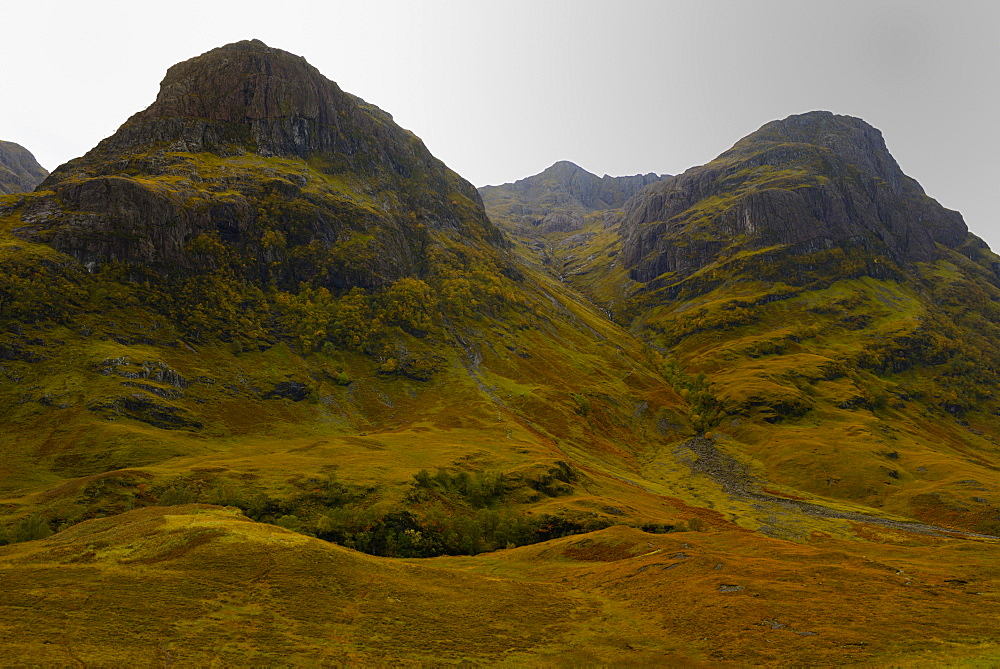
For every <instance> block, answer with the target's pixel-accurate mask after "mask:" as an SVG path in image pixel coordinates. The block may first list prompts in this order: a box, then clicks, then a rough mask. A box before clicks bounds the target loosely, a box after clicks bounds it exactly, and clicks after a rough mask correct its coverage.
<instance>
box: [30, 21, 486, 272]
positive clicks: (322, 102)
mask: <svg viewBox="0 0 1000 669" xmlns="http://www.w3.org/2000/svg"><path fill="white" fill-rule="evenodd" d="M39 190H40V193H39V194H38V196H37V197H35V198H31V199H30V200H27V201H26V202H25V204H24V205H23V207H24V208H23V211H22V215H21V217H22V221H23V222H24V223H26V224H27V225H26V226H24V227H22V228H20V229H19V231H18V234H19V235H21V236H22V237H23V238H25V239H31V240H34V241H43V242H45V243H47V244H49V245H50V246H52V247H53V248H55V249H57V250H59V251H61V252H64V253H66V254H68V255H70V256H72V257H74V258H76V259H77V260H79V261H80V262H82V263H84V264H85V265H87V266H90V267H92V268H93V267H97V266H100V265H103V264H105V263H108V262H113V263H117V264H123V263H124V264H128V265H130V266H132V268H133V269H132V270H131V271H141V272H144V273H149V272H153V273H157V274H161V275H170V276H178V275H181V276H183V275H189V274H191V273H197V272H199V271H204V270H205V269H206V268H208V267H214V266H215V265H216V264H217V262H216V259H214V257H213V255H212V254H213V252H212V250H211V249H210V248H208V247H210V246H211V245H212V242H211V238H218V239H219V240H222V241H223V242H225V243H227V244H228V245H229V247H230V249H231V253H232V254H234V258H233V261H234V262H238V263H240V265H241V267H240V272H241V274H243V275H245V276H246V277H247V278H248V279H252V280H253V281H254V282H256V283H266V282H268V281H275V282H277V283H278V285H281V286H297V285H298V284H299V282H301V281H307V282H309V283H310V284H312V285H323V286H327V287H329V288H337V289H343V288H350V287H353V286H363V287H366V288H372V287H375V286H378V285H383V284H387V283H391V282H392V281H394V280H396V279H399V278H402V277H404V276H410V275H414V274H420V273H426V272H428V271H429V268H428V267H426V266H424V265H425V260H426V258H425V256H424V255H423V251H424V247H425V246H426V245H427V244H428V243H429V241H428V237H427V232H426V231H427V230H428V229H430V230H450V231H454V232H457V233H461V234H462V235H463V236H465V237H478V238H481V239H482V240H484V241H492V242H496V241H498V239H499V237H498V236H497V235H498V233H497V231H496V230H495V229H494V228H493V227H492V226H491V225H489V223H488V222H487V221H486V219H485V216H484V215H483V212H482V208H481V206H480V204H479V198H478V196H477V195H476V192H475V189H474V188H473V187H472V186H471V185H470V184H469V183H468V182H466V181H464V180H463V179H461V178H460V177H459V176H458V175H456V174H455V173H454V172H451V171H450V170H448V168H447V167H445V166H444V165H443V164H442V163H441V162H440V161H439V160H437V159H435V158H434V157H433V156H432V155H431V154H430V153H429V152H428V151H427V149H426V147H424V145H423V143H422V142H421V141H420V140H419V139H417V138H416V137H414V136H413V135H412V134H411V133H408V132H407V131H405V130H403V129H402V128H400V127H398V126H397V125H395V124H394V123H393V122H392V118H391V116H389V115H388V114H386V113H384V112H382V111H381V110H380V109H378V108H376V107H374V106H373V105H369V104H367V103H365V102H364V101H362V100H360V99H358V98H355V97H353V96H351V95H348V94H346V93H344V92H343V91H341V90H340V88H339V87H338V86H337V85H336V84H335V83H333V82H331V81H329V80H328V79H326V78H325V77H324V76H323V75H322V74H320V73H319V71H317V70H316V69H315V68H313V67H312V66H310V65H309V64H308V63H306V62H305V60H304V59H302V58H300V57H298V56H294V55H292V54H289V53H286V52H283V51H280V50H278V49H271V48H269V47H267V46H265V45H264V44H263V43H261V42H259V41H250V42H238V43H235V44H230V45H228V46H225V47H222V48H219V49H215V50H213V51H209V52H208V53H206V54H203V55H202V56H199V57H197V58H193V59H191V60H189V61H185V62H183V63H180V64H178V65H175V66H174V67H172V68H170V70H169V71H168V72H167V75H166V77H165V78H164V80H163V82H162V83H161V86H160V93H159V95H158V96H157V98H156V101H155V102H154V103H153V104H152V105H150V106H149V107H148V108H147V109H145V110H144V111H141V112H138V113H137V114H135V115H134V116H132V118H130V119H129V120H128V121H127V122H126V123H125V124H124V125H123V126H122V127H121V128H119V129H118V131H117V132H116V133H115V134H114V135H112V136H111V137H109V138H108V139H106V140H104V141H103V142H101V143H100V144H99V145H98V146H97V147H95V148H94V149H93V150H92V151H90V152H89V153H88V154H87V155H85V156H83V157H82V158H78V159H76V160H73V161H70V162H69V163H67V164H66V165H63V166H61V167H59V168H58V169H57V170H56V171H55V172H54V173H53V174H52V175H51V176H50V177H49V178H48V179H46V180H45V182H44V183H43V184H42V185H41V187H40V189H39ZM316 243H318V244H321V245H322V247H323V248H322V250H321V252H319V251H317V250H316V249H312V247H310V244H316ZM317 254H318V255H317ZM332 268H337V270H338V271H336V272H333V273H331V270H332Z"/></svg>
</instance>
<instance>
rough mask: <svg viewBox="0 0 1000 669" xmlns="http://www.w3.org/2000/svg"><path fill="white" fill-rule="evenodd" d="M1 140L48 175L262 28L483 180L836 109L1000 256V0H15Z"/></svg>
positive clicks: (8, 23) (273, 42) (0, 55)
mask: <svg viewBox="0 0 1000 669" xmlns="http://www.w3.org/2000/svg"><path fill="white" fill-rule="evenodd" d="M0 20H2V21H3V25H4V28H5V29H4V31H3V38H2V40H0V63H3V65H2V66H0V96H2V97H0V101H2V104H0V139H6V140H9V141H14V142H18V143H19V144H22V145H24V146H25V147H27V148H28V149H29V150H30V151H32V152H33V153H34V154H35V156H36V157H37V158H38V160H39V162H41V163H42V165H43V166H44V167H46V168H48V169H50V170H51V169H53V168H54V167H56V166H57V165H59V164H61V163H63V162H65V161H66V160H69V159H70V158H73V157H76V156H78V155H81V154H83V153H85V152H86V151H87V150H88V149H90V148H91V147H92V146H94V145H95V144H96V143H97V142H98V141H100V140H101V139H102V138H104V137H106V136H108V135H110V134H112V133H113V132H114V131H115V130H116V129H117V127H118V126H119V125H121V123H123V122H124V121H125V119H127V118H128V117H129V116H130V115H131V114H132V113H134V112H135V111H138V110H140V109H143V108H145V107H146V106H147V105H149V104H150V103H151V102H152V101H153V99H154V98H155V96H156V92H157V90H158V88H159V82H160V80H161V79H162V77H163V74H164V72H165V71H166V69H167V68H168V67H169V66H170V65H172V64H174V63H176V62H178V61H181V60H185V59H187V58H191V57H193V56H196V55H198V54H200V53H203V52H205V51H207V50H209V49H211V48H214V47H217V46H221V45H222V44H226V43H228V42H233V41H237V40H240V39H249V38H258V39H261V40H263V41H264V42H266V43H267V44H269V45H270V46H273V47H278V48H281V49H285V50H286V51H291V52H293V53H296V54H299V55H302V56H305V58H306V59H307V60H308V61H309V62H311V63H312V64H313V65H315V66H316V67H317V68H319V69H320V71H322V72H323V73H324V74H325V75H326V76H327V77H329V78H330V79H333V80H334V81H336V82H337V83H339V84H340V86H341V87H342V88H343V89H344V90H346V91H349V92H351V93H354V94H355V95H359V96H360V97H362V98H364V99H366V100H368V101H369V102H372V103H374V104H376V105H378V106H379V107H381V108H383V109H385V110H386V111H388V112H390V113H391V114H392V115H393V116H394V117H395V119H396V121H397V122H398V123H399V124H400V125H402V126H404V127H406V128H409V129H410V130H412V131H414V132H415V133H416V134H417V135H419V136H420V137H421V138H423V140H424V141H425V143H426V144H427V146H428V148H430V150H431V152H432V153H434V154H435V155H436V156H438V157H439V158H441V159H442V160H444V161H445V162H446V163H447V164H448V165H449V166H450V167H452V168H453V169H455V170H456V171H457V172H459V173H460V174H462V175H463V176H465V177H466V178H467V179H469V180H470V181H472V182H473V183H474V184H476V185H477V186H481V185H485V184H497V183H503V182H507V181H514V180H516V179H519V178H522V177H525V176H528V175H531V174H535V173H537V172H540V171H541V170H542V169H544V168H545V167H547V166H548V165H550V164H552V163H553V162H555V161H557V160H563V159H565V160H571V161H573V162H575V163H577V164H579V165H580V166H582V167H584V168H585V169H587V170H590V171H591V172H595V173H597V174H599V175H601V174H605V173H607V174H612V175H623V174H635V173H639V172H657V173H678V172H681V171H683V170H685V169H686V168H688V167H691V166H693V165H700V164H703V163H705V162H708V161H709V160H711V159H712V158H714V157H715V156H716V155H718V154H719V153H721V152H722V151H724V150H725V149H727V148H729V147H730V146H731V145H732V144H733V143H735V142H736V141H737V140H738V139H740V138H741V137H743V136H744V135H746V134H748V133H750V132H752V131H753V130H755V129H757V128H758V127H760V126H761V125H763V124H764V123H766V122H768V121H770V120H773V119H777V118H784V117H786V116H788V115H790V114H796V113H801V112H805V111H810V110H814V109H827V110H830V111H833V112H835V113H839V114H849V115H851V116H859V117H861V118H863V119H865V120H866V121H868V122H869V123H871V124H872V125H874V126H876V127H877V128H879V129H880V130H882V133H883V135H884V136H885V138H886V143H887V144H888V146H889V150H890V151H891V152H892V153H893V155H895V157H896V159H897V161H898V162H899V163H900V165H901V166H902V168H903V171H904V172H906V173H907V174H909V175H910V176H912V177H914V178H916V179H917V180H918V181H920V182H921V184H922V185H923V186H924V189H925V190H926V191H927V192H928V194H930V195H931V196H932V197H935V198H937V199H938V200H939V201H940V202H941V203H942V204H944V205H945V206H946V207H950V208H952V209H958V210H959V211H961V212H962V213H963V214H964V215H965V219H966V222H967V223H968V224H969V227H970V228H971V229H972V231H973V232H975V233H976V234H978V235H980V236H981V237H984V238H985V239H986V240H987V241H988V242H989V243H990V245H991V246H992V247H993V248H994V249H1000V217H998V216H997V214H996V213H995V212H994V209H993V199H994V197H995V195H996V194H997V192H998V185H997V184H998V177H1000V167H998V165H1000V160H998V156H997V154H998V149H1000V131H998V123H997V119H998V117H1000V114H998V111H1000V85H998V74H1000V46H998V45H1000V38H998V33H1000V2H995V1H992V0H977V1H974V2H963V1H961V0H950V1H948V2H929V1H927V0H909V1H906V2H903V1H890V0H884V1H880V0H857V1H852V0H837V1H835V2H831V1H829V0H825V1H823V2H811V1H809V0H795V1H785V0H753V1H750V0H746V1H739V0H716V1H711V0H697V1H695V0H682V1H679V2H674V1H672V0H661V1H654V0H616V1H615V2H608V1H607V0H602V1H600V2H598V1H592V0H532V1H529V2H524V1H521V0H515V1H508V2H495V1H493V2H480V1H478V0H457V1H452V0H427V1H424V2H418V1H410V2H404V1H402V0H395V1H392V0H383V1H378V0H367V1H366V2H353V1H352V2H342V1H338V0H325V1H322V2H315V1H312V0H299V1H298V2H294V3H284V2H277V1H276V0H270V1H268V2H261V1H257V0H241V1H238V2H236V1H229V0H198V1H191V0H172V1H171V2H144V1H136V0H128V1H116V0H87V1H86V2H81V1H80V0H72V1H68V0H48V1H47V2H44V3H41V2H20V1H14V0H0Z"/></svg>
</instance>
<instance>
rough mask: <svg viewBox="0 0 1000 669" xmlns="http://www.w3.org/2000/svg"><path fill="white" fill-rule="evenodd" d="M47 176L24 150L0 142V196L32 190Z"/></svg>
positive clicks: (13, 144)
mask: <svg viewBox="0 0 1000 669" xmlns="http://www.w3.org/2000/svg"><path fill="white" fill-rule="evenodd" d="M48 174H49V172H48V170H46V169H45V168H44V167H42V166H41V165H39V164H38V161H36V160H35V157H34V156H33V155H31V152H30V151H28V150H27V149H26V148H24V147H23V146H21V145H20V144H15V143H14V142H4V141H0V195H7V194H9V193H26V192H28V191H30V190H34V188H35V186H37V185H38V184H40V183H41V182H42V180H43V179H45V177H47V176H48Z"/></svg>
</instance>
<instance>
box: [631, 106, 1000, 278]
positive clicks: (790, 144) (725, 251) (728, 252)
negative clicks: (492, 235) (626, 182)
mask: <svg viewBox="0 0 1000 669" xmlns="http://www.w3.org/2000/svg"><path fill="white" fill-rule="evenodd" d="M622 236H623V250H622V258H623V262H624V263H625V264H626V266H628V267H629V268H630V274H631V276H632V278H633V279H635V280H637V281H640V282H650V281H654V280H658V283H663V284H668V283H673V282H676V281H680V280H683V279H684V278H685V277H688V276H691V275H693V274H694V273H696V272H698V271H699V270H701V269H702V268H704V267H706V266H708V265H709V264H711V263H713V262H717V261H719V260H720V259H721V258H726V257H732V256H735V254H737V253H740V252H744V253H745V252H748V251H754V250H761V249H765V248H768V247H773V246H782V247H785V249H786V251H788V252H790V253H792V254H798V255H802V254H809V253H816V252H819V251H823V250H827V249H833V248H841V249H851V248H862V249H864V255H865V256H866V258H867V260H866V263H867V268H866V270H865V272H868V273H874V274H879V273H880V272H881V271H882V270H881V269H880V268H879V267H878V266H877V265H878V264H880V263H881V264H882V265H883V267H888V266H890V265H897V266H899V265H905V264H907V263H913V262H927V261H931V260H933V259H935V258H936V257H937V251H936V245H937V244H941V245H943V246H945V247H948V248H953V249H954V248H957V247H960V246H962V245H965V244H968V245H971V247H972V248H973V249H985V244H983V243H982V242H981V241H980V240H978V238H975V237H973V236H971V235H969V233H968V229H967V228H966V225H965V222H964V221H963V220H962V216H961V214H959V213H958V212H954V211H950V210H948V209H945V208H944V207H942V206H941V205H939V204H938V203H937V202H936V201H935V200H933V199H931V198H930V197H928V196H927V195H925V194H924V191H923V189H922V188H921V187H920V185H919V184H918V183H917V182H916V181H914V180H913V179H911V178H910V177H907V176H906V175H905V174H903V172H902V170H900V168H899V166H898V165H897V164H896V161H895V160H894V159H893V157H892V156H891V155H890V154H889V152H888V150H887V149H886V146H885V142H884V141H883V139H882V135H881V133H880V132H879V131H878V130H876V129H875V128H873V127H872V126H870V125H868V124H867V123H865V122H864V121H862V120H861V119H857V118H852V117H849V116H837V115H834V114H831V113H829V112H811V113H808V114H802V115H797V116H790V117H788V118H786V119H784V120H782V121H774V122H771V123H768V124H767V125H765V126H763V127H762V128H761V129H760V130H758V131H757V132H755V133H753V134H751V135H749V136H748V137H745V138H744V139H742V140H740V141H739V142H737V144H736V145H735V146H733V148H732V149H730V150H729V151H727V152H725V153H723V154H722V155H721V156H719V157H718V158H716V159H715V160H714V161H712V162H711V163H709V164H707V165H704V166H702V167H695V168H692V169H689V170H687V171H686V172H684V173H683V174H681V175H678V176H675V177H672V178H670V179H667V180H665V181H662V182H660V183H657V184H654V185H653V186H651V187H649V188H647V189H646V190H644V191H643V192H642V193H641V194H639V195H638V196H637V197H635V198H633V199H632V200H631V201H630V202H629V203H628V204H627V205H626V206H625V217H624V221H623V224H622Z"/></svg>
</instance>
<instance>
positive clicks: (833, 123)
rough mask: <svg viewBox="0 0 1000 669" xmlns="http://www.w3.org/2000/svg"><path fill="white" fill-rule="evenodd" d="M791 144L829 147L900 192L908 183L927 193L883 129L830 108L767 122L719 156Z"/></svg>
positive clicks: (856, 166) (759, 150)
mask: <svg viewBox="0 0 1000 669" xmlns="http://www.w3.org/2000/svg"><path fill="white" fill-rule="evenodd" d="M789 145H791V146H800V147H818V148H822V149H826V150H828V151H829V152H830V153H831V154H832V155H835V156H836V157H837V159H838V160H839V161H840V162H842V163H845V164H847V165H852V166H854V167H855V168H857V169H859V170H861V171H863V172H865V173H867V174H870V175H872V176H875V177H877V178H879V179H882V180H884V181H885V182H886V183H888V184H890V185H891V186H892V187H893V188H894V189H895V190H897V191H899V190H900V189H901V187H902V185H903V183H904V182H908V184H907V185H908V186H909V187H910V188H914V189H919V190H920V192H923V190H922V189H920V186H919V184H917V182H916V181H913V180H912V179H908V178H907V177H906V176H905V175H904V174H903V171H902V170H901V169H900V167H899V165H898V164H897V163H896V159H895V158H893V157H892V154H890V153H889V149H888V148H886V145H885V139H884V138H883V137H882V133H881V131H879V130H878V129H877V128H875V127H873V126H871V125H869V124H868V123H866V122H865V121H864V120H862V119H860V118H855V117H853V116H842V115H839V114H833V113H832V112H828V111H812V112H807V113H805V114H794V115H792V116H789V117H787V118H785V119H782V120H780V121H771V122H770V123H766V124H764V125H763V126H762V127H761V128H760V129H759V130H757V131H756V132H753V133H751V134H750V135H747V136H746V137H744V138H743V139H741V140H740V141H739V142H737V143H736V144H735V145H734V146H733V148H732V149H730V150H729V151H726V152H725V153H723V154H722V155H721V156H719V158H729V157H734V158H738V157H740V156H744V155H746V154H747V153H760V152H761V150H762V149H766V148H768V147H773V148H779V147H788V146H789Z"/></svg>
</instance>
